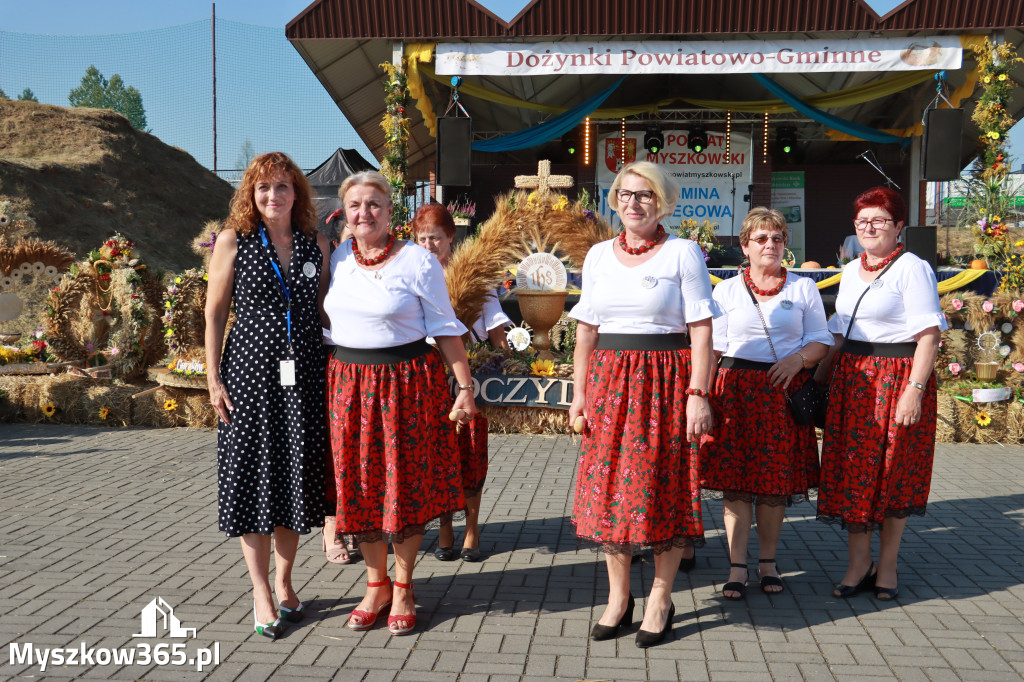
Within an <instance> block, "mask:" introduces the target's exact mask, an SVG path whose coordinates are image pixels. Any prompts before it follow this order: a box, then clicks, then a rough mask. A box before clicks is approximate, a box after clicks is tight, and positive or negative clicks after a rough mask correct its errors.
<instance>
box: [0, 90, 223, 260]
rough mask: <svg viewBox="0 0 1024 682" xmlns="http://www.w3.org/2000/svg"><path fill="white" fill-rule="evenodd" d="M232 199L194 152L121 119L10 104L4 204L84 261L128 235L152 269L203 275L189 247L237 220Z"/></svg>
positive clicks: (1, 171) (3, 143)
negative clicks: (212, 223)
mask: <svg viewBox="0 0 1024 682" xmlns="http://www.w3.org/2000/svg"><path fill="white" fill-rule="evenodd" d="M231 193H232V188H231V185H230V184H228V183H227V182H224V181H223V180H221V179H220V178H218V177H217V176H216V175H214V174H213V173H211V172H210V171H208V170H207V169H206V168H204V167H203V166H201V165H200V164H199V163H197V162H196V160H195V159H193V158H192V157H191V156H190V155H189V154H188V153H186V152H184V151H182V150H181V149H178V148H176V147H171V146H168V145H166V144H164V143H163V142H161V141H160V140H159V139H157V138H156V137H154V136H153V135H150V134H148V133H143V132H140V131H138V130H135V129H134V128H132V127H131V125H130V124H129V123H128V120H127V119H125V118H124V117H123V116H121V115H119V114H116V113H114V112H112V111H107V110H101V109H68V108H64V107H57V106H52V105H49V104H39V103H36V102H23V101H17V100H0V199H8V200H10V201H11V202H12V204H13V208H14V209H15V210H19V211H24V212H25V213H27V214H29V215H30V216H32V218H34V219H35V222H36V225H37V227H38V235H37V236H39V237H40V238H42V239H53V240H55V241H57V242H60V243H63V244H65V245H67V246H68V247H69V248H70V249H71V250H72V251H73V252H74V253H75V254H76V255H77V256H78V257H79V258H81V257H84V256H85V255H86V254H87V253H88V252H89V251H90V250H92V249H94V248H97V247H99V245H100V244H101V243H102V242H103V241H104V240H105V239H107V238H108V237H109V236H110V235H111V234H113V233H114V232H121V233H122V234H124V235H125V236H126V237H128V238H129V239H131V240H132V241H134V242H135V243H136V244H137V245H138V249H139V252H140V253H141V255H142V257H143V259H144V260H145V261H146V262H147V263H148V264H149V265H150V267H158V268H162V269H164V270H168V271H180V270H184V269H186V268H190V267H198V266H200V265H201V264H202V263H201V260H200V258H199V257H198V256H197V255H195V254H194V253H193V252H192V250H191V249H190V248H189V244H190V243H191V241H192V238H193V237H194V236H195V235H196V234H197V233H198V232H199V230H200V229H201V228H202V226H203V224H204V223H205V222H206V221H208V220H219V219H223V218H225V217H226V216H227V213H228V202H229V201H230V199H231Z"/></svg>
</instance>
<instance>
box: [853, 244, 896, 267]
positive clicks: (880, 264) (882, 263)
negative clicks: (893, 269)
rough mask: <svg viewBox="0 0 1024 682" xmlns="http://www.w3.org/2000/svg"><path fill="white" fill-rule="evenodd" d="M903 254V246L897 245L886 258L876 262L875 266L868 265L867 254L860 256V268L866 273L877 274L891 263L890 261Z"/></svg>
mask: <svg viewBox="0 0 1024 682" xmlns="http://www.w3.org/2000/svg"><path fill="white" fill-rule="evenodd" d="M902 252H903V244H897V245H896V250H895V251H893V252H892V253H890V254H889V255H888V256H886V257H885V258H883V259H882V260H880V261H878V263H877V264H875V265H868V252H867V251H865V252H864V253H862V254H860V266H861V267H862V268H864V269H865V270H866V271H868V272H878V271H879V270H881V269H882V268H884V267H885V266H886V265H888V264H889V263H891V262H892V259H893V258H895V257H896V256H898V255H900V254H901V253H902Z"/></svg>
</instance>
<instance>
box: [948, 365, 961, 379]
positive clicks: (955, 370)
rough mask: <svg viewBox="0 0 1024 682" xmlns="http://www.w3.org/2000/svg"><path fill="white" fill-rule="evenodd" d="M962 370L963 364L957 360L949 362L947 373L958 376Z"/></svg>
mask: <svg viewBox="0 0 1024 682" xmlns="http://www.w3.org/2000/svg"><path fill="white" fill-rule="evenodd" d="M962 371H964V366H963V365H961V364H960V363H959V362H951V363H949V373H950V374H952V375H953V376H959V374H960V372H962Z"/></svg>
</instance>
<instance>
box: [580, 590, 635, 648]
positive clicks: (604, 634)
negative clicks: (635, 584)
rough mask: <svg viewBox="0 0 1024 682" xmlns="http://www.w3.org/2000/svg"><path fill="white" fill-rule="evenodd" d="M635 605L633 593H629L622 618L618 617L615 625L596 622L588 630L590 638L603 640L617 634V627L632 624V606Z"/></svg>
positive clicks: (626, 626)
mask: <svg viewBox="0 0 1024 682" xmlns="http://www.w3.org/2000/svg"><path fill="white" fill-rule="evenodd" d="M634 606H636V601H635V600H634V599H633V595H632V594H631V595H629V601H628V602H626V612H625V613H624V614H622V618H619V622H618V623H616V624H615V625H601V624H600V623H597V624H596V625H594V629H593V630H591V631H590V639H592V640H594V641H595V642H603V641H604V640H606V639H611V638H612V637H614V636H615V635H617V634H619V628H628V627H629V626H630V625H632V624H633V607H634Z"/></svg>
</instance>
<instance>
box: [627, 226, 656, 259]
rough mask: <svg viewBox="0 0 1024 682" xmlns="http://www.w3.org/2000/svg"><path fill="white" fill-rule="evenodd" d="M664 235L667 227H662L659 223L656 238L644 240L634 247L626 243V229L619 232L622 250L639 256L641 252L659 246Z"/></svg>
mask: <svg viewBox="0 0 1024 682" xmlns="http://www.w3.org/2000/svg"><path fill="white" fill-rule="evenodd" d="M664 236H665V228H664V227H662V226H661V225H658V230H657V231H656V232H655V233H654V238H653V239H651V240H650V241H648V242H644V243H643V244H641V245H640V246H638V247H636V248H635V249H634V248H633V247H631V246H629V245H628V244H626V231H625V230H623V231H622V232H619V246H621V247H622V250H623V251H625V252H626V253H628V254H629V255H631V256H639V255H640V254H641V253H647V252H648V251H650V250H651V249H653V248H654V247H655V246H657V245H658V242H659V241H661V238H662V237H664Z"/></svg>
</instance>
